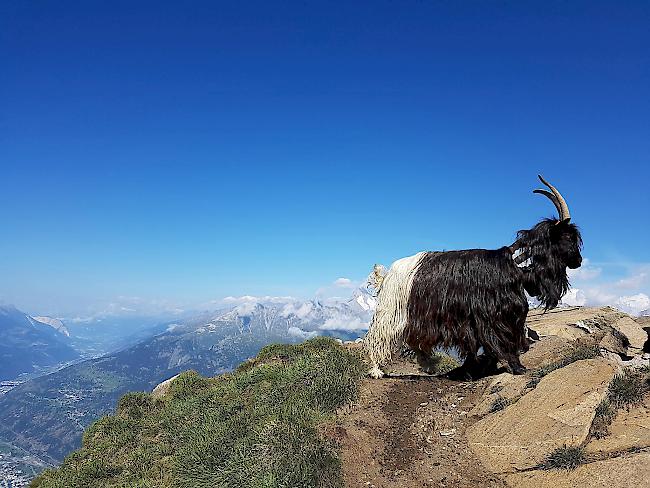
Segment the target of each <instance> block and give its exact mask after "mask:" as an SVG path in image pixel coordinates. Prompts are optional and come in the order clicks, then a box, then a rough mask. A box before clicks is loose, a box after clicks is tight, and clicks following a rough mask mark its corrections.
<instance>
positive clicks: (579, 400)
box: [467, 358, 618, 473]
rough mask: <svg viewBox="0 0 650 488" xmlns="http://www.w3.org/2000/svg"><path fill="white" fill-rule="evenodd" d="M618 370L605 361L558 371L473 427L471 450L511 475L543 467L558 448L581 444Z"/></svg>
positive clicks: (488, 465)
mask: <svg viewBox="0 0 650 488" xmlns="http://www.w3.org/2000/svg"><path fill="white" fill-rule="evenodd" d="M617 371H618V367H617V365H616V364H615V363H613V362H612V361H608V360H606V359H604V358H596V359H586V360H582V361H577V362H575V363H573V364H570V365H568V366H566V367H564V368H561V369H558V370H556V371H553V372H552V373H550V374H548V375H547V376H545V377H544V378H543V379H542V380H541V381H540V383H539V384H538V385H537V387H536V388H535V389H534V390H532V391H530V392H529V393H527V394H526V395H524V396H523V397H522V398H521V399H520V400H519V401H517V402H516V403H514V404H512V405H510V406H508V407H506V408H505V409H504V410H502V411H499V412H495V413H493V414H491V415H488V416H487V417H484V418H483V419H482V420H479V421H478V422H476V423H475V424H474V425H472V426H471V427H469V428H468V430H467V439H468V442H469V445H470V447H471V449H472V450H473V451H474V452H475V453H476V455H477V456H478V458H479V459H480V460H481V462H482V463H483V464H484V465H485V467H486V468H488V469H489V470H491V471H492V472H494V473H506V472H511V471H515V470H521V469H527V468H534V467H536V466H539V465H540V464H541V463H542V462H543V461H544V459H545V458H546V457H547V456H548V455H549V454H550V453H551V452H553V451H554V450H555V449H557V448H559V447H562V446H578V445H581V444H582V443H583V442H584V441H585V440H586V439H587V436H588V435H589V429H590V427H591V422H592V420H593V418H594V414H595V409H596V406H597V405H598V404H599V403H600V402H601V401H602V400H603V398H604V397H605V394H606V391H607V386H608V385H609V382H610V381H611V379H612V378H613V376H614V375H615V374H616V372H617Z"/></svg>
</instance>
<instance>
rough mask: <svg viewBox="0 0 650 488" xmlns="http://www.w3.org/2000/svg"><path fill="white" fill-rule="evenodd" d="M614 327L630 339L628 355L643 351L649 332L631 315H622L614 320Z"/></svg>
mask: <svg viewBox="0 0 650 488" xmlns="http://www.w3.org/2000/svg"><path fill="white" fill-rule="evenodd" d="M612 327H613V328H614V329H615V330H617V331H618V332H619V333H620V334H622V335H623V336H625V337H626V338H627V340H628V341H629V343H630V345H629V347H628V356H633V355H635V354H641V353H642V352H643V345H644V344H645V342H646V341H647V340H648V334H647V332H646V331H645V330H643V328H642V327H641V325H640V324H638V323H637V322H636V321H635V320H633V319H632V318H631V317H622V318H620V319H618V320H617V321H616V322H614V323H613V324H612Z"/></svg>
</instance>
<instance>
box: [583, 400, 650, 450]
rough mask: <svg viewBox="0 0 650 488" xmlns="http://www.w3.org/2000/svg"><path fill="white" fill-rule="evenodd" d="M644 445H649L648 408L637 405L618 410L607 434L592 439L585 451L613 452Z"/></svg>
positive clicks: (649, 409)
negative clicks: (600, 437)
mask: <svg viewBox="0 0 650 488" xmlns="http://www.w3.org/2000/svg"><path fill="white" fill-rule="evenodd" d="M645 447H650V408H648V407H646V406H645V405H639V406H636V407H631V408H630V409H629V410H625V409H623V410H621V411H619V412H618V414H617V415H616V417H615V418H614V420H613V421H612V423H611V425H610V426H609V434H608V435H607V436H606V437H604V438H602V439H593V440H592V441H591V442H589V444H587V447H586V449H585V451H586V452H587V453H613V452H620V451H625V450H628V449H632V448H645Z"/></svg>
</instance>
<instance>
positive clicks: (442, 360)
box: [430, 352, 460, 375]
mask: <svg viewBox="0 0 650 488" xmlns="http://www.w3.org/2000/svg"><path fill="white" fill-rule="evenodd" d="M430 361H431V368H432V370H433V371H434V373H433V374H437V375H442V374H446V373H449V372H450V371H451V370H453V369H456V368H458V367H459V366H460V363H459V362H458V361H456V360H455V359H454V358H453V357H451V356H450V355H449V354H445V353H444V352H434V353H433V354H432V355H431V360H430Z"/></svg>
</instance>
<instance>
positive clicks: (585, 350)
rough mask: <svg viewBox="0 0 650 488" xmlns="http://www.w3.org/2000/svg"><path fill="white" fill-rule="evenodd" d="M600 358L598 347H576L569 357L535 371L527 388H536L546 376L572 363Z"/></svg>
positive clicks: (582, 345) (568, 354)
mask: <svg viewBox="0 0 650 488" xmlns="http://www.w3.org/2000/svg"><path fill="white" fill-rule="evenodd" d="M598 356H600V349H599V348H598V346H597V345H587V344H580V345H577V346H574V347H573V348H572V350H571V351H569V352H568V353H567V355H566V356H564V357H563V358H562V359H560V360H559V361H556V362H554V363H551V364H547V365H546V366H542V367H541V368H538V369H536V370H534V371H533V372H532V373H531V379H530V381H529V382H528V383H527V384H526V388H535V387H536V386H537V385H538V384H539V382H540V381H541V380H542V378H543V377H544V376H546V375H547V374H549V373H552V372H553V371H555V370H557V369H560V368H564V367H565V366H568V365H569V364H571V363H575V362H576V361H581V360H583V359H593V358H595V357H598Z"/></svg>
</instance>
